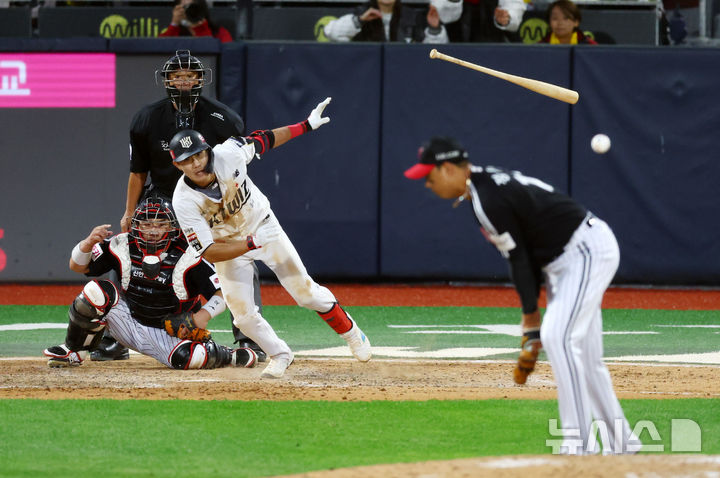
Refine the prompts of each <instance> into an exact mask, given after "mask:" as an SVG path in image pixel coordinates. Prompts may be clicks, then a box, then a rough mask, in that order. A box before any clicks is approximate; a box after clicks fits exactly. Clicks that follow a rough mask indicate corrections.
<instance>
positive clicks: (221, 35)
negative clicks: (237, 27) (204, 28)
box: [215, 27, 233, 43]
mask: <svg viewBox="0 0 720 478" xmlns="http://www.w3.org/2000/svg"><path fill="white" fill-rule="evenodd" d="M215 38H217V39H218V40H220V42H221V43H229V42H231V41H233V39H232V36H231V35H230V32H229V31H227V29H226V28H225V27H220V28H218V31H217V35H215Z"/></svg>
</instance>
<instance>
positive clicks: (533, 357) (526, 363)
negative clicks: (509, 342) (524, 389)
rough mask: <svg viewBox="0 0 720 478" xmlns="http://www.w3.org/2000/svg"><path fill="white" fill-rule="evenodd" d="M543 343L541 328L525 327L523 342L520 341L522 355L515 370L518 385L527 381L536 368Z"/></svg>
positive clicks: (514, 377) (515, 379)
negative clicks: (541, 340)
mask: <svg viewBox="0 0 720 478" xmlns="http://www.w3.org/2000/svg"><path fill="white" fill-rule="evenodd" d="M541 348H542V343H541V342H540V328H539V327H537V328H532V329H525V330H524V331H523V336H522V342H520V355H519V356H518V361H517V365H516V366H515V370H513V380H514V381H515V383H517V384H518V385H523V384H524V383H525V382H527V378H528V375H530V374H531V373H532V372H533V371H534V370H535V363H536V362H537V358H538V355H539V354H540V349H541Z"/></svg>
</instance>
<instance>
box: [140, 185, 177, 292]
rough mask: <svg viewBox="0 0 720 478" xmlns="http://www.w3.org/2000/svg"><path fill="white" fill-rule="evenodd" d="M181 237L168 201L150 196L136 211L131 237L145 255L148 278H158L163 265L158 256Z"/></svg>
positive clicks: (144, 263)
mask: <svg viewBox="0 0 720 478" xmlns="http://www.w3.org/2000/svg"><path fill="white" fill-rule="evenodd" d="M179 235H180V226H179V225H178V222H177V219H176V218H175V213H174V212H173V210H172V206H171V205H170V203H169V202H168V200H167V199H165V198H162V197H159V196H150V197H148V198H146V199H144V200H143V201H142V202H141V203H140V205H139V206H138V207H137V209H135V213H134V214H133V218H132V223H131V226H130V236H131V237H132V238H133V239H135V242H136V243H137V246H138V248H139V249H140V250H141V251H142V253H143V256H144V258H143V272H145V275H146V276H147V277H149V278H154V277H157V275H158V273H159V272H160V265H161V264H160V261H159V260H157V256H159V255H160V254H162V253H163V252H165V251H166V250H167V248H168V246H169V245H170V243H171V242H172V241H173V240H174V239H175V238H177V237H178V236H179ZM152 257H155V258H156V259H153V258H152ZM146 259H148V260H146ZM146 269H147V270H146Z"/></svg>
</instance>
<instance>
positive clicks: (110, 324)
mask: <svg viewBox="0 0 720 478" xmlns="http://www.w3.org/2000/svg"><path fill="white" fill-rule="evenodd" d="M105 321H106V322H107V328H108V329H109V331H110V334H111V335H112V336H113V337H114V338H115V340H117V341H118V342H120V343H121V344H123V345H124V346H125V347H127V348H130V349H133V350H135V351H136V352H140V353H141V354H143V355H149V356H150V357H152V358H154V359H155V360H157V361H158V362H161V363H163V364H165V365H166V366H168V367H170V368H172V365H171V364H170V354H172V351H173V350H174V349H175V347H176V346H177V344H179V343H180V342H182V340H180V339H178V338H177V337H173V336H171V335H168V334H167V332H165V331H164V330H162V329H157V328H155V327H147V326H145V325H142V324H141V323H140V322H138V321H136V320H135V319H133V318H132V315H130V309H129V308H128V305H127V302H125V297H123V296H120V299H119V300H118V303H117V304H116V305H115V307H113V308H112V309H110V312H108V314H107V315H106V316H105Z"/></svg>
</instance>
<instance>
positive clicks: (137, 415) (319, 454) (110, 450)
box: [0, 399, 720, 477]
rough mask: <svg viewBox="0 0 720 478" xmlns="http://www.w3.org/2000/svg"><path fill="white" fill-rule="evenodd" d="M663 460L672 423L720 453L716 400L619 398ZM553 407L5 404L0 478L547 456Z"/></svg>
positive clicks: (259, 471)
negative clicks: (697, 430)
mask: <svg viewBox="0 0 720 478" xmlns="http://www.w3.org/2000/svg"><path fill="white" fill-rule="evenodd" d="M623 407H624V409H625V411H626V414H627V416H628V419H629V420H630V422H631V424H634V423H636V422H637V421H638V420H651V421H653V423H654V424H655V425H656V426H657V428H658V431H659V433H660V436H661V438H662V442H653V441H651V440H650V437H649V436H647V435H645V436H643V437H642V438H643V439H644V441H645V443H652V444H660V443H662V444H663V445H664V446H665V449H666V452H669V451H670V450H669V448H670V445H671V441H670V438H671V436H670V423H671V419H672V418H690V419H692V420H694V421H696V422H697V423H698V424H699V425H700V427H701V430H702V433H703V441H702V445H703V448H702V452H703V453H720V440H719V439H718V437H720V423H719V422H718V420H717V416H718V414H719V413H720V402H719V401H718V400H710V399H688V400H626V401H623ZM556 416H557V405H556V402H555V401H548V400H532V401H529V400H482V401H428V402H350V403H340V402H267V401H254V402H243V401H199V402H198V401H143V400H137V401H113V400H53V401H45V400H2V401H0V422H2V423H3V436H2V443H3V445H4V446H2V447H0V462H1V463H2V464H3V465H2V468H1V469H0V475H2V476H27V477H36V476H54V477H63V476H68V477H70V476H71V477H83V476H93V475H94V476H117V477H122V476H131V475H132V476H154V477H164V476H180V475H183V474H190V475H204V476H217V477H223V476H228V477H241V476H249V477H254V476H268V475H276V474H289V473H300V472H304V471H311V470H321V469H330V468H338V467H347V466H361V465H371V464H377V463H401V462H416V461H424V460H446V459H453V458H464V457H475V456H491V455H508V454H549V453H550V452H551V449H550V448H549V447H548V446H546V444H545V440H546V439H550V438H552V437H551V436H550V435H549V432H548V419H549V418H554V417H556Z"/></svg>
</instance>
